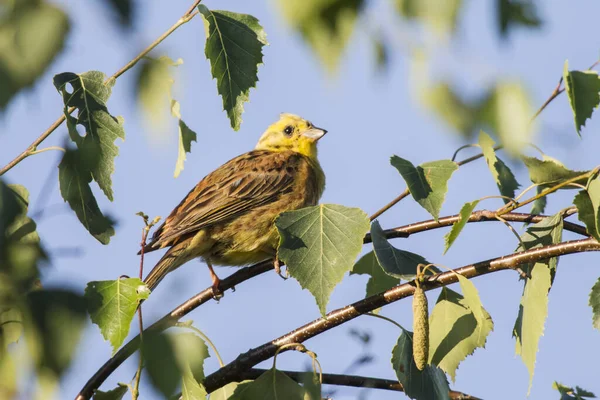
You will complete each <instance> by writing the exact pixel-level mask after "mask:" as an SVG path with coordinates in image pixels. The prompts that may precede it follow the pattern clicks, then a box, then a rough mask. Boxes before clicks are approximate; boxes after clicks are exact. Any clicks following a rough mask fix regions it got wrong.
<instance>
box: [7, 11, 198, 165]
mask: <svg viewBox="0 0 600 400" xmlns="http://www.w3.org/2000/svg"><path fill="white" fill-rule="evenodd" d="M200 1H202V0H195V1H194V4H193V6H192V7H190V9H189V10H188V11H186V13H185V14H183V16H182V17H181V18H179V20H178V21H177V22H175V24H173V26H171V27H170V28H169V29H167V31H166V32H165V33H163V34H162V35H160V36H159V37H158V38H157V39H156V40H155V41H154V42H152V43H150V45H148V47H146V48H145V49H144V50H142V52H141V53H140V54H138V55H137V56H135V57H134V58H133V59H132V60H131V61H129V62H128V63H127V64H125V65H124V66H123V67H122V68H121V69H119V70H118V71H117V72H115V73H114V74H113V75H112V76H111V77H110V78H108V79H107V80H106V82H105V84H106V83H108V82H110V81H112V80H114V79H117V78H118V77H120V76H121V75H123V74H124V73H125V72H127V71H128V70H130V69H131V68H133V67H134V66H135V65H136V64H137V63H138V62H139V61H140V60H141V59H142V58H144V57H145V56H146V55H147V54H148V53H150V52H151V51H152V50H153V49H154V48H155V47H156V46H158V45H159V44H160V43H161V42H162V41H163V40H165V39H166V38H167V37H168V36H169V35H171V34H172V33H173V32H175V30H176V29H177V28H179V27H180V26H181V25H183V24H185V23H187V22H189V21H190V20H191V19H192V18H194V17H195V16H196V15H197V14H198V12H197V11H194V9H195V8H196V7H197V6H198V4H200ZM73 111H75V107H71V108H69V109H68V112H69V114H70V113H72V112H73ZM65 119H66V117H65V115H64V114H63V115H61V116H60V117H59V118H58V119H57V120H56V121H54V122H53V123H52V125H50V127H49V128H48V129H46V130H45V131H44V132H43V133H42V134H41V135H40V136H39V137H38V138H37V139H35V140H34V141H33V143H31V144H30V145H29V146H28V147H27V148H26V149H25V150H24V151H23V152H22V153H21V154H19V155H18V156H17V157H15V158H14V159H13V160H12V161H11V162H9V163H8V164H6V165H5V166H4V167H2V168H1V169H0V176H2V175H4V174H5V173H7V172H8V171H10V170H11V169H12V168H13V167H14V166H16V165H17V164H18V163H20V162H21V161H23V160H24V159H26V158H27V157H29V156H32V155H34V154H36V152H39V150H37V148H38V146H39V145H40V144H41V143H42V142H43V141H44V140H46V139H47V138H48V136H50V134H51V133H52V132H54V131H55V130H56V129H57V128H58V127H59V126H61V125H62V123H63V122H65Z"/></svg>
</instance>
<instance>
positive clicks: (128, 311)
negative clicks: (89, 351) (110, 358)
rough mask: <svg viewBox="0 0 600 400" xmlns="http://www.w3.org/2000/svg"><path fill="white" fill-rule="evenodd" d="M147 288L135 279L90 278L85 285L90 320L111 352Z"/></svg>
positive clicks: (126, 330) (127, 327)
mask: <svg viewBox="0 0 600 400" xmlns="http://www.w3.org/2000/svg"><path fill="white" fill-rule="evenodd" d="M149 294H150V291H149V290H148V288H147V287H146V285H145V284H144V282H142V281H141V280H140V279H139V278H126V279H117V280H114V281H93V282H89V283H88V284H87V287H86V289H85V298H86V301H87V303H88V312H89V314H90V316H91V318H92V322H93V323H95V324H96V325H98V327H99V328H100V332H102V336H103V337H104V339H105V340H108V341H109V342H110V344H111V345H112V348H113V354H114V353H116V351H117V350H118V349H119V347H121V345H122V344H123V341H124V340H125V338H126V337H127V335H128V334H129V327H130V325H131V320H132V319H133V316H134V315H135V312H136V310H137V307H138V305H139V303H140V301H141V300H144V299H147V298H148V295H149Z"/></svg>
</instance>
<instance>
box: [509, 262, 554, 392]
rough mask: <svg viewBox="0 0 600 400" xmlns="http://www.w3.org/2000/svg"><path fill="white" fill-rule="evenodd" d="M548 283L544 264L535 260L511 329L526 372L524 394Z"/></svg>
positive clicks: (545, 309) (541, 329)
mask: <svg viewBox="0 0 600 400" xmlns="http://www.w3.org/2000/svg"><path fill="white" fill-rule="evenodd" d="M551 285H552V283H551V271H550V268H549V267H548V265H547V264H544V263H536V264H535V265H534V266H533V268H532V270H531V278H530V279H528V280H527V281H526V284H525V289H524V291H523V296H522V297H521V305H520V307H519V315H518V317H517V321H516V323H515V327H514V329H513V336H514V337H515V339H516V343H515V352H516V354H518V355H520V356H521V359H522V360H523V363H524V364H525V366H526V367H527V370H528V371H529V387H528V389H527V394H528V395H529V392H530V390H531V383H532V382H533V372H534V368H535V359H536V354H537V351H538V345H539V341H540V337H541V336H542V335H543V334H544V324H545V321H546V317H547V316H548V291H549V290H550V287H551Z"/></svg>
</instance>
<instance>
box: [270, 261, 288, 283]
mask: <svg viewBox="0 0 600 400" xmlns="http://www.w3.org/2000/svg"><path fill="white" fill-rule="evenodd" d="M273 267H274V268H275V273H276V274H277V275H279V276H280V277H281V279H283V280H286V279H287V278H289V277H290V273H289V272H288V270H287V268H286V269H285V274H284V273H283V272H281V264H280V261H279V258H277V257H275V259H274V260H273Z"/></svg>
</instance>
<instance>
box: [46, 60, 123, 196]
mask: <svg viewBox="0 0 600 400" xmlns="http://www.w3.org/2000/svg"><path fill="white" fill-rule="evenodd" d="M105 80H106V76H105V75H104V74H103V73H102V72H99V71H89V72H84V73H83V74H79V75H78V74H74V73H72V72H64V73H62V74H58V75H55V76H54V86H55V87H56V89H57V90H58V91H59V93H61V94H62V96H63V101H64V104H65V109H64V110H65V117H66V119H67V127H68V128H69V136H70V137H71V140H73V142H75V144H77V147H78V148H79V149H80V150H85V151H86V152H87V153H88V154H94V157H95V160H94V161H95V162H92V163H89V164H88V167H89V172H90V173H91V175H92V177H93V179H94V180H95V181H96V182H97V183H98V186H99V187H100V189H102V191H103V192H104V194H105V195H106V197H107V198H108V199H109V200H110V201H112V200H113V191H112V178H111V176H112V174H113V172H114V170H115V166H114V159H115V157H116V156H117V155H118V154H119V148H118V147H117V146H116V145H115V143H114V142H115V140H116V139H117V138H120V139H123V140H125V131H124V130H123V119H122V118H115V117H113V116H112V115H110V114H109V112H108V109H107V108H106V102H107V101H108V98H109V97H110V95H111V91H112V85H114V80H112V81H111V82H109V83H107V84H105V83H104V81H105ZM69 107H75V108H77V110H78V112H77V117H73V116H71V115H70V114H69V112H68V109H69ZM77 125H81V126H82V127H83V128H84V129H85V133H86V134H85V136H83V137H82V136H80V135H79V133H78V132H77Z"/></svg>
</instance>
